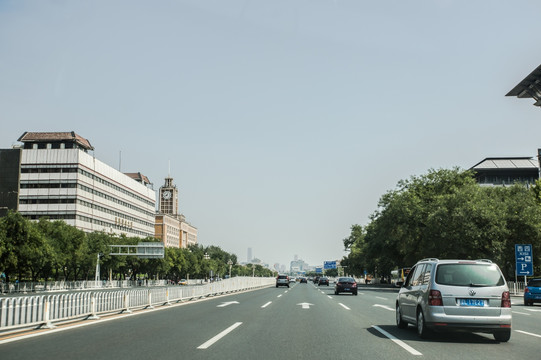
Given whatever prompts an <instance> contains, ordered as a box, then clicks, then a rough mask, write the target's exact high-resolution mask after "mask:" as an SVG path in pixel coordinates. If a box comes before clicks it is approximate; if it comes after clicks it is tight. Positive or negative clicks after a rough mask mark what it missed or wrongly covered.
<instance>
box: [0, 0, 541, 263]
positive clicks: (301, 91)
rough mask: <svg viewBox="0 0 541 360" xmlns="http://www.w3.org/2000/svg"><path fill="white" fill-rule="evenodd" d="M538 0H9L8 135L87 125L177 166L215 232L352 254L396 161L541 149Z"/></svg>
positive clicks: (0, 79) (399, 164) (0, 47)
mask: <svg viewBox="0 0 541 360" xmlns="http://www.w3.org/2000/svg"><path fill="white" fill-rule="evenodd" d="M539 5H540V4H539V1H533V0H532V1H495V0H486V1H465V0H464V1H452V0H440V1H413V0H412V1H404V0H400V1H360V0H355V1H353V0H351V1H346V0H335V1H332V0H325V1H323V0H304V1H295V0H284V1H281V0H274V1H270V0H269V1H257V0H251V1H248V0H246V1H240V0H238V1H234V0H230V1H228V0H214V1H203V0H194V1H181V0H177V1H134V0H126V1H115V0H111V1H109V0H107V1H105V0H103V1H68V0H66V1H62V0H56V1H45V0H35V1H23V0H13V1H7V0H0V124H1V128H0V147H2V148H8V147H10V146H11V145H13V144H14V143H15V142H16V140H17V138H18V137H19V136H20V135H21V134H22V133H23V132H24V131H75V132H77V133H78V134H80V135H81V136H83V137H85V138H87V139H89V140H90V142H91V144H92V145H93V146H94V147H95V149H96V150H95V155H96V157H98V158H99V159H100V160H102V161H104V162H106V163H108V164H109V165H111V166H114V167H118V164H119V152H120V151H121V152H122V171H124V172H135V171H140V172H142V173H143V174H145V175H147V176H148V177H149V178H150V180H151V181H152V182H153V183H154V187H155V189H156V190H157V189H158V188H159V187H160V185H162V184H163V182H164V178H165V177H166V176H167V174H168V161H169V160H170V161H171V175H172V177H173V178H174V179H175V182H176V184H177V185H178V186H179V187H180V201H181V212H183V213H184V214H185V215H186V217H187V219H188V221H190V222H191V223H192V224H193V225H194V226H196V227H197V228H198V229H199V241H200V243H201V244H203V245H218V246H221V247H222V248H223V249H224V250H226V251H229V252H233V253H236V254H237V255H238V257H239V260H242V261H245V260H246V250H247V248H248V247H252V248H253V254H254V256H256V257H258V258H261V259H262V260H264V261H266V262H269V263H271V264H273V263H275V262H279V263H282V264H289V261H290V260H292V259H293V256H294V254H298V255H299V257H300V258H303V259H304V260H305V261H307V262H308V263H310V264H312V265H317V264H322V262H323V261H324V260H333V259H337V258H341V257H342V256H343V255H344V252H343V246H342V239H344V238H345V237H347V236H348V235H349V232H350V227H351V225H352V224H355V223H359V224H363V225H364V224H366V223H367V222H368V216H369V215H370V214H371V213H373V212H374V210H375V209H376V207H377V202H378V199H379V198H380V197H381V195H383V194H384V193H385V192H387V191H388V190H390V189H393V188H394V187H395V185H396V183H397V182H398V181H399V180H400V179H405V178H409V177H410V176H412V175H421V174H424V173H426V172H427V171H428V169H430V168H436V169H437V168H451V167H454V166H459V167H461V168H469V167H471V166H473V165H474V164H476V163H477V162H478V161H480V160H482V159H483V158H485V157H489V156H535V155H536V151H537V148H538V147H541V139H540V136H539V133H540V129H541V109H539V108H536V107H534V106H533V105H532V104H533V101H532V100H531V99H529V100H525V99H517V98H506V97H505V94H506V93H507V92H508V91H509V90H511V89H512V88H513V87H514V86H515V85H516V84H517V83H518V82H519V81H520V80H522V79H523V78H524V77H525V76H526V75H528V74H529V73H530V72H531V71H532V70H533V69H534V68H536V67H537V66H538V65H539V64H540V63H541V47H540V46H539V45H538V43H537V41H539V40H538V34H539V33H540V30H541V23H540V21H539V14H540V7H539Z"/></svg>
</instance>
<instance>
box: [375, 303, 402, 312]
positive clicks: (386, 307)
mask: <svg viewBox="0 0 541 360" xmlns="http://www.w3.org/2000/svg"><path fill="white" fill-rule="evenodd" d="M372 306H376V307H380V308H384V309H385V310H389V311H396V309H391V308H390V307H388V306H386V305H380V304H374V305H372Z"/></svg>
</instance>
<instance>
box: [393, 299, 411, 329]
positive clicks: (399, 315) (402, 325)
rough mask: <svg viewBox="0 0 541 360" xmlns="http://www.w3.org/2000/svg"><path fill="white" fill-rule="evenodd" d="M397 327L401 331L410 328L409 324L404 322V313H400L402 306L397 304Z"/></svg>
mask: <svg viewBox="0 0 541 360" xmlns="http://www.w3.org/2000/svg"><path fill="white" fill-rule="evenodd" d="M396 326H397V327H398V328H399V329H405V328H407V327H408V323H407V322H405V321H404V320H402V313H401V312H400V306H398V304H396Z"/></svg>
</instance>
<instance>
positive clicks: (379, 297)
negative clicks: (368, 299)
mask: <svg viewBox="0 0 541 360" xmlns="http://www.w3.org/2000/svg"><path fill="white" fill-rule="evenodd" d="M376 298H377V299H381V300H389V299H387V298H384V297H381V296H376Z"/></svg>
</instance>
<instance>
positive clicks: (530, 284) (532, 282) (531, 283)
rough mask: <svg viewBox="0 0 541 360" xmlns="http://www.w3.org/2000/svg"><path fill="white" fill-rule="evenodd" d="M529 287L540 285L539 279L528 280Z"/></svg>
mask: <svg viewBox="0 0 541 360" xmlns="http://www.w3.org/2000/svg"><path fill="white" fill-rule="evenodd" d="M528 286H530V287H541V279H535V280H530V282H529V283H528Z"/></svg>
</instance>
